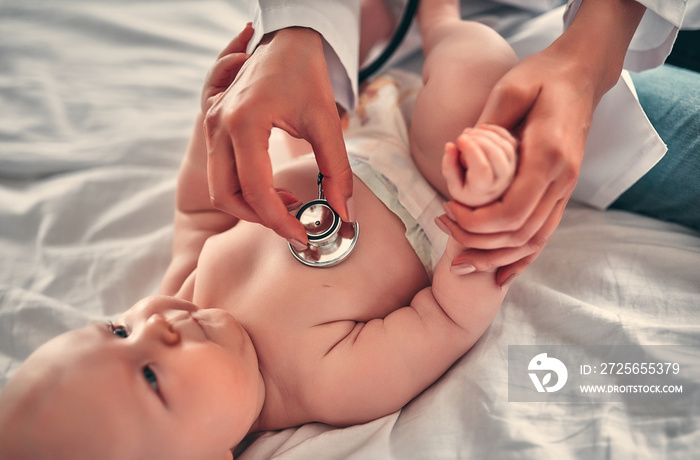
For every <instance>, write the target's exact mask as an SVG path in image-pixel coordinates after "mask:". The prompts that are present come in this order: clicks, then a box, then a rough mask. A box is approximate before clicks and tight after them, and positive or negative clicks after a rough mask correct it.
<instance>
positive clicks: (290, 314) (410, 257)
mask: <svg viewBox="0 0 700 460" xmlns="http://www.w3.org/2000/svg"><path fill="white" fill-rule="evenodd" d="M316 174H317V170H316V168H315V165H314V164H313V163H312V164H311V165H308V164H304V163H302V164H300V165H299V166H298V167H294V168H292V169H291V170H288V171H286V172H283V173H282V174H281V175H278V176H277V177H276V184H275V185H276V186H281V187H286V188H289V189H290V190H292V191H293V192H294V193H296V194H297V195H298V196H299V197H300V198H301V199H302V200H303V201H308V200H311V199H314V198H316V193H317V188H316V183H315V182H316V181H315V177H316ZM353 195H354V200H355V208H356V214H357V221H358V222H359V224H360V228H361V232H360V237H359V239H358V242H357V245H356V247H355V249H354V251H353V252H352V254H351V255H350V256H349V257H348V258H347V259H346V260H345V261H344V262H342V263H341V264H339V265H336V266H333V267H328V268H312V267H308V266H306V265H303V264H301V263H300V262H298V261H297V260H296V259H295V258H294V257H293V255H292V254H291V252H290V250H289V247H288V245H287V242H286V241H285V240H284V239H282V238H280V237H279V236H277V235H276V234H275V233H274V232H272V231H271V230H269V229H266V228H264V227H262V226H261V225H257V224H251V223H248V222H241V223H239V224H238V225H236V226H235V227H234V228H232V229H231V230H229V231H227V232H225V233H222V234H220V235H217V236H214V237H212V238H210V239H209V240H208V241H207V243H206V245H205V246H204V248H203V250H202V253H201V255H200V258H199V263H198V266H197V273H196V280H195V291H194V299H193V300H194V302H195V304H198V305H200V306H201V307H205V308H206V307H218V308H224V309H227V310H229V311H230V312H231V313H233V314H234V315H235V316H236V317H237V318H238V320H239V321H240V322H241V323H243V324H244V325H247V326H248V327H249V328H252V329H256V328H257V327H268V328H269V327H270V322H274V323H277V324H278V325H286V326H289V327H292V325H295V326H297V327H302V328H304V327H312V326H315V325H317V324H324V323H328V322H332V321H338V320H354V321H368V320H370V319H373V318H383V317H385V316H386V315H387V314H388V313H390V312H391V311H393V310H396V309H397V308H400V307H404V306H406V305H408V304H409V303H410V301H411V299H412V298H413V296H414V295H415V294H416V293H417V292H418V291H419V290H420V289H422V288H423V287H425V286H427V285H428V283H429V280H428V277H427V275H426V273H425V269H424V268H423V265H422V263H421V261H420V259H419V258H418V256H417V255H416V253H415V252H414V250H413V248H412V247H411V245H410V244H409V243H408V241H407V240H406V237H405V228H404V225H403V223H402V222H401V221H400V219H398V218H397V217H396V216H395V215H394V214H393V213H392V212H391V211H389V210H388V209H387V208H386V207H385V206H384V204H383V203H381V201H379V200H378V199H377V198H376V197H375V196H374V195H373V194H372V192H371V191H369V189H367V188H366V186H365V185H364V184H363V183H362V182H361V181H359V180H357V179H356V180H355V184H354V194H353ZM257 323H261V324H257ZM256 326H257V327H256Z"/></svg>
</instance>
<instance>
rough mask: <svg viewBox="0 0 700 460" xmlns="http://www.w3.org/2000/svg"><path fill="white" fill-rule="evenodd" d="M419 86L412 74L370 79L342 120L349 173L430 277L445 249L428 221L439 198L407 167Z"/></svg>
mask: <svg viewBox="0 0 700 460" xmlns="http://www.w3.org/2000/svg"><path fill="white" fill-rule="evenodd" d="M421 85H422V82H421V79H420V77H418V76H417V75H415V74H411V73H407V72H403V71H399V70H392V71H390V72H388V73H387V74H385V75H383V76H381V77H378V78H376V79H374V80H372V81H371V82H370V83H369V84H368V85H367V86H366V87H365V88H363V89H362V92H361V94H360V98H359V103H358V106H357V109H356V110H355V112H354V113H352V114H351V115H350V116H349V117H347V119H346V126H345V127H344V136H345V144H346V147H347V150H348V156H349V158H350V165H351V167H352V170H353V173H354V174H355V175H356V176H357V177H358V178H359V179H360V180H362V182H363V183H364V184H365V185H367V187H368V188H369V189H370V190H372V192H374V194H375V195H376V196H377V197H378V198H379V199H380V200H381V201H382V202H383V203H384V204H385V205H386V206H387V207H388V208H389V209H390V210H391V211H392V212H393V213H395V214H396V215H397V216H398V217H399V218H400V219H401V220H402V221H403V223H404V225H405V226H406V238H407V239H408V241H409V242H410V243H411V245H412V246H413V248H414V249H415V251H416V254H418V256H419V257H420V259H421V261H423V265H424V266H425V268H426V271H427V272H428V274H429V275H431V276H432V274H433V272H434V269H435V266H436V265H437V263H438V261H439V260H440V257H441V256H442V253H443V252H444V250H445V246H446V245H447V235H446V234H445V233H443V232H442V231H441V230H440V229H439V228H438V227H437V226H436V225H435V222H434V219H435V217H437V216H439V215H442V214H444V210H443V207H442V203H443V201H444V199H443V198H442V196H441V195H440V194H439V193H438V192H437V191H436V190H435V189H434V188H433V187H432V186H431V185H430V183H429V182H428V181H427V180H426V179H425V178H424V177H423V175H422V174H421V172H420V170H419V169H418V167H417V166H416V164H415V163H414V162H413V158H412V156H411V152H410V149H409V142H408V125H409V123H410V117H411V113H412V110H413V105H414V103H415V100H416V95H417V94H418V91H419V90H420V88H421Z"/></svg>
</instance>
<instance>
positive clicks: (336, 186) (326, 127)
mask: <svg viewBox="0 0 700 460" xmlns="http://www.w3.org/2000/svg"><path fill="white" fill-rule="evenodd" d="M315 113H316V114H317V116H316V117H315V119H313V120H311V121H310V122H309V123H307V126H308V127H309V128H307V130H306V131H305V132H302V133H300V134H301V137H303V138H304V139H305V140H306V141H308V142H309V143H310V144H311V147H312V148H313V151H314V156H315V158H316V163H317V164H318V170H319V172H320V173H321V174H323V192H324V194H325V197H326V200H328V203H329V204H330V205H331V207H332V208H333V209H335V210H336V212H337V213H338V214H339V215H340V217H341V218H342V219H343V220H344V221H354V220H355V210H354V207H353V205H352V199H351V197H352V191H353V174H352V169H350V162H349V160H348V154H347V150H346V149H345V141H344V139H343V129H342V126H341V123H340V117H339V116H338V112H337V110H336V107H335V101H332V100H331V103H330V105H328V106H327V107H326V108H325V110H320V111H318V112H315Z"/></svg>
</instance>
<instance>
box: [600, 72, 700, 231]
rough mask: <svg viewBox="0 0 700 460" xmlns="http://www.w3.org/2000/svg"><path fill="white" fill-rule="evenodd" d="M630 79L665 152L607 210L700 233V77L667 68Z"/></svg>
mask: <svg viewBox="0 0 700 460" xmlns="http://www.w3.org/2000/svg"><path fill="white" fill-rule="evenodd" d="M632 80H633V81H634V85H635V87H636V88H637V93H638V95H639V102H640V104H641V105H642V108H643V109H644V112H645V113H646V114H647V117H649V120H650V121H651V124H652V125H653V126H654V128H656V131H657V132H658V133H659V135H660V136H661V139H663V141H664V142H665V143H666V145H667V146H668V152H667V153H666V155H664V157H663V158H662V159H661V160H660V161H659V162H658V163H657V164H656V165H655V166H654V167H653V168H652V169H651V170H650V171H649V172H648V173H647V174H646V175H644V177H642V178H641V179H639V181H637V183H635V184H634V185H633V186H632V187H630V189H629V190H627V191H626V192H625V193H623V194H622V195H621V196H620V197H619V198H618V199H617V201H615V202H614V203H613V204H612V205H611V206H610V207H611V208H613V209H622V210H626V211H631V212H635V213H639V214H644V215H647V216H651V217H655V218H657V219H662V220H666V221H670V222H676V223H679V224H682V225H685V226H687V227H690V228H692V229H694V230H696V231H700V73H698V72H693V71H690V70H685V69H681V68H679V67H674V66H671V65H668V64H666V65H663V66H661V67H658V68H656V69H651V70H647V71H644V72H641V73H638V74H632Z"/></svg>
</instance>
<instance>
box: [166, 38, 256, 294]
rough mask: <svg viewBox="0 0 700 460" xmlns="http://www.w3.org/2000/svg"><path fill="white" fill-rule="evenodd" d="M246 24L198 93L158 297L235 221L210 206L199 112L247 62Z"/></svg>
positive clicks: (175, 288)
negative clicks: (169, 252) (199, 105)
mask: <svg viewBox="0 0 700 460" xmlns="http://www.w3.org/2000/svg"><path fill="white" fill-rule="evenodd" d="M252 33H253V29H252V28H251V27H250V25H248V26H246V27H245V29H244V30H243V31H242V32H241V33H240V34H238V36H236V37H235V38H234V39H233V40H232V41H231V43H229V45H228V46H227V47H226V48H225V49H224V50H223V51H222V52H221V53H220V54H219V56H218V59H217V62H216V63H215V64H214V66H213V67H212V69H211V70H210V71H209V74H208V75H207V79H206V81H205V84H204V88H203V90H202V101H201V102H202V110H201V112H200V113H199V115H198V116H197V120H196V121H195V125H194V132H193V134H192V138H191V139H190V143H189V146H188V148H187V152H186V153H185V157H184V158H183V160H182V163H181V165H180V172H179V174H178V178H177V190H176V195H175V230H174V236H173V255H172V260H171V262H170V266H169V267H168V270H167V272H166V274H165V276H164V278H163V281H162V283H161V287H160V292H161V294H167V295H175V294H177V293H178V292H179V291H180V288H181V287H182V286H183V283H184V282H185V280H186V279H187V277H188V276H189V275H190V274H191V273H192V272H193V271H194V269H195V268H196V266H197V260H198V259H199V253H200V252H201V250H202V247H203V246H204V243H205V242H206V240H207V238H209V237H210V236H212V235H215V234H217V233H221V232H223V231H225V230H227V229H229V228H231V227H233V226H234V225H235V224H236V223H237V222H238V219H237V218H235V217H233V216H231V215H229V214H226V213H223V212H221V211H219V210H217V209H216V208H214V206H212V203H211V197H210V195H209V181H208V178H207V148H206V141H205V137H204V129H203V126H204V116H203V113H205V112H206V110H207V109H208V108H209V107H210V106H211V105H212V103H213V100H214V99H215V98H216V97H218V96H219V95H220V94H221V93H222V92H223V91H224V90H225V89H226V88H227V87H228V86H229V84H230V83H231V82H232V81H233V79H234V78H235V76H236V74H237V73H238V70H240V67H241V66H242V65H243V63H244V62H245V60H246V59H247V55H245V54H244V51H245V46H246V44H247V43H248V40H250V37H251V36H252Z"/></svg>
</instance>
